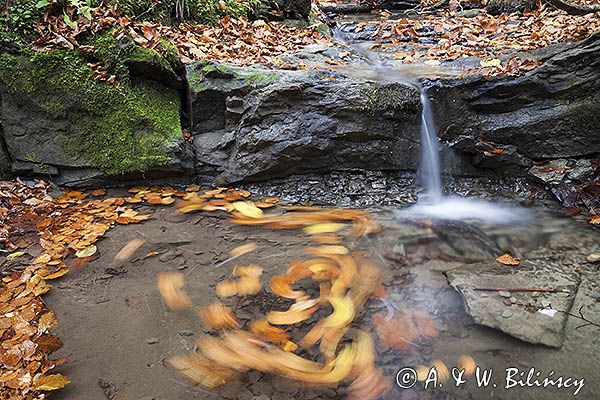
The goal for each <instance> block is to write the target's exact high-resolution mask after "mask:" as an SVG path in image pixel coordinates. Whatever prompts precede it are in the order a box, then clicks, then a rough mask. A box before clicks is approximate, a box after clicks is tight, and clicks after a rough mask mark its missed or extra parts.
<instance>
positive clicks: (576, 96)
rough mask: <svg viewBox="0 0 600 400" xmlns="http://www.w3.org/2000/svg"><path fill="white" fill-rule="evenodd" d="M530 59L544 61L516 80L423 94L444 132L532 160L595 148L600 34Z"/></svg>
mask: <svg viewBox="0 0 600 400" xmlns="http://www.w3.org/2000/svg"><path fill="white" fill-rule="evenodd" d="M533 58H535V59H540V60H542V61H543V64H542V65H540V66H539V67H538V68H536V69H534V70H532V71H531V72H528V73H526V74H524V75H522V76H519V77H516V78H515V77H506V76H505V77H495V78H486V77H481V76H475V77H468V78H464V79H445V80H441V81H438V82H436V84H435V86H433V87H432V88H431V89H430V91H429V93H430V95H431V96H432V97H433V101H432V103H433V107H434V109H435V110H436V117H437V122H438V127H439V129H440V131H442V132H444V137H445V138H446V139H448V140H451V139H452V138H456V137H458V136H460V135H469V136H472V137H474V138H477V139H479V140H481V141H491V142H495V143H499V144H503V145H512V146H515V147H516V148H517V150H518V153H520V154H521V155H523V156H525V157H527V158H529V159H533V160H541V159H558V158H579V157H582V156H587V155H590V154H594V153H598V152H600V135H595V134H592V132H598V131H599V130H600V119H599V118H598V115H599V113H600V69H598V68H597V64H598V62H600V33H596V34H594V35H592V36H591V37H590V38H588V39H586V40H585V41H582V42H580V43H575V44H572V45H568V46H567V45H563V46H553V47H550V48H547V49H543V50H540V51H539V52H537V53H536V54H535V55H534V57H533ZM574 77H576V79H574Z"/></svg>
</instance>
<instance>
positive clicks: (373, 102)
mask: <svg viewBox="0 0 600 400" xmlns="http://www.w3.org/2000/svg"><path fill="white" fill-rule="evenodd" d="M410 90H411V89H410V88H405V87H402V86H401V87H399V86H397V85H384V86H380V85H371V86H367V87H365V88H363V89H362V90H361V94H362V96H363V97H364V98H365V100H366V103H367V104H366V106H365V107H364V110H365V111H367V112H370V113H379V112H384V111H394V110H398V111H416V110H418V109H419V107H420V102H419V101H418V100H417V101H416V100H415V97H414V96H413V95H412V94H411V93H410ZM417 99H418V98H417Z"/></svg>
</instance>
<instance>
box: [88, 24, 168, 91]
mask: <svg viewBox="0 0 600 400" xmlns="http://www.w3.org/2000/svg"><path fill="white" fill-rule="evenodd" d="M86 44H89V45H91V46H93V47H94V54H93V55H94V57H95V58H96V59H98V60H99V61H100V63H101V64H102V66H103V67H104V68H106V69H107V70H108V71H109V72H110V73H112V74H114V75H116V76H117V77H118V78H119V80H122V81H123V80H125V81H128V80H129V69H128V67H127V64H128V63H130V62H143V63H148V64H152V65H157V66H159V67H160V68H161V69H162V70H164V71H169V72H172V73H173V68H174V67H175V66H176V65H178V63H179V54H178V51H177V47H175V46H174V45H172V44H170V43H169V42H167V41H166V40H162V39H161V40H160V41H159V43H158V45H157V46H156V50H155V49H149V48H146V47H142V46H139V45H137V44H136V43H135V42H134V41H133V40H131V39H129V38H127V37H125V38H123V39H120V40H119V39H117V38H116V37H115V36H113V35H112V34H111V33H110V32H105V33H102V34H98V35H96V36H94V37H93V38H91V39H90V40H89V41H88V42H87V43H86Z"/></svg>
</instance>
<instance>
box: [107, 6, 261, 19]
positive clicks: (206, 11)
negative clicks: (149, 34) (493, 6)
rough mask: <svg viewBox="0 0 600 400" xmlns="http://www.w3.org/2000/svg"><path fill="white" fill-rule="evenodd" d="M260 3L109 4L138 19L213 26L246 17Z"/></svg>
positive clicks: (254, 11) (253, 11)
mask: <svg viewBox="0 0 600 400" xmlns="http://www.w3.org/2000/svg"><path fill="white" fill-rule="evenodd" d="M262 1H263V0H222V3H221V4H220V2H219V0H189V1H186V2H183V3H178V2H177V1H176V0H156V1H153V2H148V1H147V0H111V2H112V3H113V4H116V5H117V6H118V8H119V9H120V10H121V12H123V13H124V14H126V15H130V16H133V17H137V18H138V19H147V20H157V19H158V20H162V21H163V22H167V23H173V22H175V21H181V20H186V21H191V22H201V23H212V22H216V21H217V20H218V19H219V18H220V17H223V16H225V15H229V16H231V17H233V18H240V17H250V16H252V15H253V14H255V13H256V10H257V8H258V6H259V5H260V3H261V2H262Z"/></svg>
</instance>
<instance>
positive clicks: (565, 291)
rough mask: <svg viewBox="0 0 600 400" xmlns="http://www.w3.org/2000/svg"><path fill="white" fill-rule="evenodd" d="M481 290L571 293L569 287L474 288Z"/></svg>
mask: <svg viewBox="0 0 600 400" xmlns="http://www.w3.org/2000/svg"><path fill="white" fill-rule="evenodd" d="M473 290H476V291H479V292H500V291H502V292H545V293H571V292H570V291H569V290H568V289H548V288H501V287H498V288H474V289H473Z"/></svg>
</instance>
